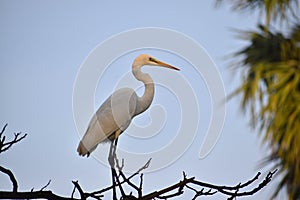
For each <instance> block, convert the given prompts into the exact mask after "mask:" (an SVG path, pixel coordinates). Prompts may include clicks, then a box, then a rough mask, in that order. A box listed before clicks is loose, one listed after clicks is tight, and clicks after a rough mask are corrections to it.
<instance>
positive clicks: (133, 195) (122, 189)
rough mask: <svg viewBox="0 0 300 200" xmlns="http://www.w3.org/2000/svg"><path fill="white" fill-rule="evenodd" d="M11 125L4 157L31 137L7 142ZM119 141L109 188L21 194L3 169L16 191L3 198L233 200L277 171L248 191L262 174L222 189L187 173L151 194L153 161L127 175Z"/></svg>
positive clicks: (0, 140) (1, 145)
mask: <svg viewBox="0 0 300 200" xmlns="http://www.w3.org/2000/svg"><path fill="white" fill-rule="evenodd" d="M6 127H7V124H6V125H5V126H4V127H3V129H2V131H1V132H0V154H1V153H3V152H4V151H7V150H9V149H10V148H11V147H12V146H13V145H14V144H16V143H18V142H20V141H21V140H23V139H24V138H25V137H26V135H27V134H24V135H22V134H21V133H17V134H14V138H13V139H12V140H11V141H8V142H6V137H5V136H4V132H5V129H6ZM116 150H117V140H115V141H113V142H112V143H111V147H110V152H109V158H108V161H109V164H110V167H111V177H112V184H111V185H110V186H108V187H106V188H103V189H100V190H98V191H94V192H85V191H84V189H83V188H82V187H81V186H80V184H79V182H78V181H72V183H73V185H74V188H73V191H72V193H71V196H70V197H64V196H60V195H57V194H55V193H53V192H52V191H49V190H48V191H47V190H46V188H47V187H48V186H49V185H50V183H51V180H49V182H48V183H47V184H46V185H45V186H43V187H42V188H41V189H40V190H38V191H34V190H33V189H32V190H31V191H27V192H20V191H18V182H17V179H16V178H15V176H14V174H13V173H12V172H11V171H10V170H9V169H7V168H4V167H3V166H0V172H2V173H4V174H6V175H7V176H8V177H9V179H10V181H11V183H12V191H0V199H51V200H52V199H53V200H86V199H87V198H92V199H96V200H101V199H103V198H104V196H105V194H107V193H108V192H112V197H113V200H119V199H120V200H136V199H140V200H149V199H172V198H174V197H179V196H183V195H184V193H185V192H187V191H191V192H193V193H194V195H193V199H197V198H198V197H201V196H202V197H203V196H212V195H215V194H217V193H219V194H222V195H224V196H225V197H226V198H227V199H229V200H232V199H235V198H237V197H242V196H250V195H253V194H255V193H257V192H258V191H260V190H261V189H262V188H264V187H265V186H266V185H267V184H268V183H269V182H270V181H271V180H272V178H273V175H274V174H275V173H276V171H277V170H274V171H270V172H269V173H268V174H267V175H266V177H265V178H264V179H263V180H262V181H260V182H259V183H258V184H257V185H256V186H255V187H253V189H249V190H246V189H247V187H249V186H251V185H252V186H253V184H254V183H255V182H257V181H258V179H259V176H260V175H261V173H260V172H258V173H257V174H256V176H254V177H253V178H252V179H250V180H248V181H246V182H244V183H239V184H236V185H234V186H221V185H215V184H210V183H205V182H202V181H199V180H197V179H196V178H195V177H187V175H186V173H185V172H183V178H182V180H180V181H178V182H177V183H174V184H171V185H170V186H167V187H165V188H163V189H159V190H157V191H153V192H150V193H148V194H144V193H143V184H144V175H143V173H142V171H143V170H145V169H147V168H148V167H149V165H150V162H151V159H149V160H148V161H147V162H146V163H145V164H144V165H143V166H142V167H141V168H140V169H138V170H137V171H136V172H135V173H133V174H131V175H130V176H126V175H125V174H124V173H123V168H124V160H123V159H122V160H121V161H120V160H119V159H118V158H117V153H116ZM137 176H139V181H138V183H135V182H134V181H133V178H134V177H137ZM76 192H77V193H78V195H77V196H78V197H75V193H76Z"/></svg>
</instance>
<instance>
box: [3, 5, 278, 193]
mask: <svg viewBox="0 0 300 200" xmlns="http://www.w3.org/2000/svg"><path fill="white" fill-rule="evenodd" d="M257 17H258V16H257V15H255V13H254V14H253V15H251V14H250V13H245V14H243V13H239V14H237V13H233V12H232V11H231V10H230V9H229V7H228V6H226V5H225V4H224V5H223V6H222V7H220V8H215V7H214V4H213V3H212V2H208V1H206V2H204V1H185V2H182V3H175V2H174V1H170V0H168V1H164V2H161V1H156V0H155V1H151V2H149V1H147V2H144V1H123V2H119V1H110V2H109V3H108V1H107V2H100V1H89V2H88V3H86V2H85V1H15V0H3V1H1V2H0V26H1V29H0V32H1V37H0V51H1V54H0V55H1V59H0V67H1V73H0V91H1V104H0V111H1V115H0V125H1V126H2V125H3V126H4V125H5V123H9V126H8V129H7V134H9V133H13V132H19V131H22V132H24V133H28V136H27V138H26V139H25V140H24V141H22V142H21V143H19V144H18V145H16V146H14V148H13V149H11V150H10V151H9V152H7V153H5V154H3V155H1V160H0V162H1V165H3V166H5V167H8V168H10V169H11V170H12V171H13V172H14V174H15V175H16V177H17V179H18V182H19V187H20V190H30V189H31V188H33V187H34V188H35V189H39V188H41V187H42V186H44V185H45V184H46V183H47V182H48V180H49V179H51V180H52V182H51V185H50V186H49V187H48V188H49V189H51V190H53V191H54V192H55V193H58V194H61V195H66V196H68V195H70V193H71V192H72V187H73V186H72V183H71V181H72V180H79V182H80V184H81V186H82V187H83V188H84V190H86V191H93V190H97V189H99V188H101V187H105V186H107V185H109V184H110V173H109V169H108V168H107V167H105V166H104V165H102V164H100V163H99V162H98V161H97V160H96V159H93V158H92V157H90V158H88V159H86V158H81V157H79V156H78V155H77V152H76V148H77V145H78V142H79V140H80V138H79V136H78V134H77V130H76V127H75V122H74V120H73V111H72V94H73V86H74V82H75V80H76V76H77V73H78V71H79V69H80V66H81V64H82V63H83V61H84V60H85V59H86V58H87V56H88V55H89V53H90V52H91V51H92V50H93V49H94V48H95V47H96V46H97V45H98V44H99V43H101V42H103V41H105V40H106V39H107V38H109V37H111V36H112V35H115V34H118V33H120V32H123V31H127V30H130V29H135V28H144V27H160V28H168V29H172V30H175V31H178V32H181V33H183V34H185V35H187V36H189V37H191V38H193V39H194V40H195V41H197V42H198V43H199V44H200V45H202V47H203V48H204V49H205V50H206V52H207V53H208V55H209V56H210V57H211V58H212V60H213V61H214V63H215V64H216V66H217V68H218V70H219V73H220V74H221V77H222V79H223V82H224V87H225V91H226V94H229V93H230V92H231V91H233V89H234V88H236V87H237V86H238V84H239V75H235V74H236V72H233V71H232V70H229V68H228V66H229V61H228V59H225V57H228V55H230V53H232V52H234V51H236V50H238V49H240V48H242V47H243V45H244V44H245V42H242V41H239V40H238V39H237V38H235V37H234V36H235V35H236V34H235V33H234V32H232V31H231V28H239V29H249V28H252V29H253V28H254V27H255V24H256V19H257ZM150 53H151V51H150ZM153 53H154V54H155V56H156V57H157V58H158V59H161V60H163V61H165V62H169V63H170V64H173V65H175V66H178V67H179V68H180V67H181V68H182V65H184V66H185V68H184V69H182V70H181V74H182V76H183V77H185V78H186V79H187V80H190V82H191V84H192V86H193V87H196V88H195V90H197V91H198V90H199V91H201V90H202V89H203V88H204V90H205V85H204V83H203V82H201V79H199V80H200V82H199V85H198V86H197V84H196V83H195V80H197V76H196V75H194V74H193V73H194V72H193V70H192V69H189V65H188V64H186V63H185V61H182V60H178V61H174V60H173V61H172V60H171V58H172V56H169V55H166V54H165V53H163V52H159V51H154V52H153ZM135 55H136V54H134V53H131V54H130V53H129V54H128V55H126V56H125V58H124V59H122V57H121V58H120V59H119V60H117V61H115V63H113V64H112V67H111V68H110V71H107V73H106V75H105V76H104V78H103V79H101V81H100V83H99V86H98V88H97V90H96V95H95V108H97V107H98V106H99V105H100V104H101V103H102V102H103V101H104V100H105V98H106V97H107V96H109V95H110V94H111V93H112V92H113V90H114V86H115V85H113V84H114V83H113V82H114V80H117V79H118V76H119V75H120V76H122V74H123V73H126V72H128V71H129V70H130V68H131V66H130V63H131V60H133V59H134V57H132V58H131V56H135ZM123 62H124V63H123ZM122 63H123V65H124V66H122V70H121V68H120V70H118V68H117V67H115V66H117V65H120V64H122ZM176 64H178V65H176ZM179 65H180V66H179ZM117 70H118V71H117ZM152 72H153V73H152ZM149 73H151V74H152V76H153V78H154V80H155V73H156V72H155V71H151V70H150V71H149ZM164 73H167V72H166V71H164ZM129 77H130V76H129ZM131 78H133V77H131ZM197 87H199V88H197ZM162 95H166V96H162ZM167 95H168V94H166V93H164V92H163V90H162V88H160V87H158V88H157V93H156V95H155V99H154V103H156V104H162V105H166V107H165V108H166V110H167V111H169V112H168V113H167V114H168V115H167V116H177V115H176V114H177V113H176V111H172V110H173V107H176V105H177V104H176V103H173V104H174V105H173V107H171V108H170V109H169V110H168V105H169V104H168V103H167V102H166V101H165V100H164V99H168V96H167ZM201 95H202V94H201V92H199V93H197V97H198V98H199V99H201ZM207 95H208V93H207V92H205V93H204V94H203V97H202V100H203V101H201V102H199V108H200V110H201V116H203V117H200V119H201V120H202V119H203V120H202V121H201V120H200V121H201V122H200V123H202V124H201V125H200V129H199V132H198V133H197V136H196V138H195V141H193V143H192V145H191V146H190V147H189V149H188V150H187V151H186V152H185V153H184V154H183V156H181V157H180V159H178V160H177V161H176V162H174V163H172V164H171V165H169V166H168V167H165V168H163V169H160V170H157V171H155V172H151V173H147V174H145V178H144V189H145V192H146V193H147V192H150V191H152V190H157V189H159V188H162V187H164V186H167V185H170V184H172V183H174V182H176V181H179V179H180V178H181V175H182V171H185V172H186V173H187V175H189V176H195V177H196V178H197V179H199V180H202V181H207V182H210V183H215V184H220V185H224V184H227V185H234V184H237V183H238V182H240V181H246V180H248V179H250V178H252V177H253V176H254V175H255V174H256V172H257V171H262V172H263V174H265V173H266V172H267V171H266V169H259V167H258V164H259V162H260V161H261V159H262V158H264V157H265V156H266V155H267V150H266V148H264V147H263V146H262V145H261V143H260V140H259V138H258V137H257V134H256V133H255V131H254V130H251V129H250V128H249V124H248V118H247V117H246V116H244V115H243V114H241V113H240V112H239V101H238V99H233V100H231V101H229V102H227V103H226V109H227V112H226V119H225V124H224V128H223V131H222V134H221V137H220V139H219V141H218V143H217V144H216V146H215V148H214V149H213V151H212V152H211V153H210V154H209V155H208V156H207V157H206V158H205V159H202V160H200V159H199V158H198V153H199V146H200V145H201V142H202V141H203V138H204V133H203V132H201V130H205V127H206V126H207V125H206V124H207V123H208V122H207V119H206V117H205V116H207V115H209V111H210V110H209V109H208V108H207V107H208V106H207ZM159 97H161V98H159ZM174 102H175V101H174ZM172 112H174V113H172ZM148 114H149V113H148ZM147 117H148V115H147V113H145V114H143V115H141V116H140V118H138V119H137V120H136V121H137V123H141V124H143V123H148V122H143V120H144V119H146V121H147ZM172 119H173V118H172ZM152 120H155V119H152ZM166 124H167V125H168V126H169V127H171V128H172V126H171V125H172V120H171V121H170V120H169V119H167V121H166ZM165 134H170V133H169V132H168V133H165ZM123 138H124V140H123V141H122V144H123V145H124V147H126V148H127V149H128V148H129V149H130V145H127V146H126V142H127V141H128V142H132V141H130V139H128V138H127V139H126V136H125V137H123ZM163 141H164V140H163ZM166 142H167V141H166ZM127 144H128V143H127ZM157 146H159V144H157ZM134 147H135V148H138V147H139V145H138V144H137V146H134ZM154 147H156V146H154ZM147 148H149V150H151V148H153V147H150V146H148V147H146V148H145V149H144V151H146V150H147ZM162 159H163V158H162ZM125 164H126V163H125ZM0 177H1V183H0V189H1V190H4V189H9V188H10V182H9V180H7V179H6V177H4V176H2V175H0ZM275 182H276V181H273V182H272V183H271V184H270V185H269V186H268V187H267V188H266V189H264V190H263V191H262V192H259V193H258V194H256V195H255V196H252V197H249V198H245V199H265V198H266V197H267V196H268V195H270V193H271V192H272V190H273V189H274V183H275ZM219 198H220V197H219V196H215V197H214V198H208V199H219Z"/></svg>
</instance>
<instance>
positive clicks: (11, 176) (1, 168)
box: [0, 166, 18, 193]
mask: <svg viewBox="0 0 300 200" xmlns="http://www.w3.org/2000/svg"><path fill="white" fill-rule="evenodd" d="M0 171H1V172H2V173H4V174H7V175H8V176H9V179H10V181H11V182H12V185H13V192H14V193H16V192H17V191H18V182H17V180H16V178H15V176H14V174H13V173H12V172H11V171H10V170H9V169H6V168H4V167H2V166H0Z"/></svg>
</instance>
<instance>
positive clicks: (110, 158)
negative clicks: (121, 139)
mask: <svg viewBox="0 0 300 200" xmlns="http://www.w3.org/2000/svg"><path fill="white" fill-rule="evenodd" d="M119 134H120V131H119V130H118V131H116V133H115V135H116V136H118V135H119ZM117 144H118V137H116V139H115V140H114V141H112V142H111V144H110V149H109V155H108V162H109V165H110V168H111V177H112V185H113V200H117V192H116V187H117V181H118V180H117V179H118V177H117V172H116V170H115V165H116V163H115V160H116V150H117Z"/></svg>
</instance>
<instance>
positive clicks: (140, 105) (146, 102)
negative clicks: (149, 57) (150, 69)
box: [132, 66, 154, 115]
mask: <svg viewBox="0 0 300 200" xmlns="http://www.w3.org/2000/svg"><path fill="white" fill-rule="evenodd" d="M141 67H142V66H139V67H133V69H132V73H133V75H134V77H135V78H136V79H137V80H139V81H142V82H143V83H144V84H145V91H144V94H143V96H141V97H138V101H137V105H136V109H135V115H138V114H140V113H142V112H144V111H145V110H146V109H147V108H149V106H150V105H151V103H152V100H153V97H154V84H153V80H152V78H151V77H150V75H149V74H145V73H143V72H142V71H141Z"/></svg>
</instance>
